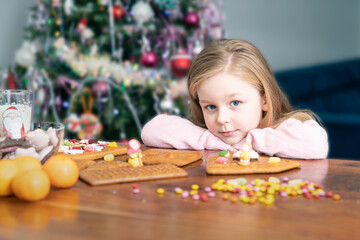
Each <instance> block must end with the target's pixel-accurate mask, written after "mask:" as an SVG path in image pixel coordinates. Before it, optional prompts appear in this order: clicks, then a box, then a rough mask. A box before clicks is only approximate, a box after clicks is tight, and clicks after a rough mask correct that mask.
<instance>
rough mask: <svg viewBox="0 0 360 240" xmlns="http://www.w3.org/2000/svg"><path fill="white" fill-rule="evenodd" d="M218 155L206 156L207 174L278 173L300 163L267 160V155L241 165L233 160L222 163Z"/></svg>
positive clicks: (286, 160)
mask: <svg viewBox="0 0 360 240" xmlns="http://www.w3.org/2000/svg"><path fill="white" fill-rule="evenodd" d="M218 158H219V156H213V157H208V159H207V162H206V172H207V173H208V174H252V173H278V172H283V171H287V170H290V169H293V168H297V167H300V166H301V165H300V163H299V162H297V161H294V160H288V159H281V160H280V162H276V163H272V162H269V157H266V156H260V157H259V160H258V161H251V162H250V163H249V165H247V166H243V165H240V164H239V161H236V160H233V157H232V155H231V156H230V157H228V159H229V161H227V162H226V163H223V161H221V162H220V161H218V162H217V159H218Z"/></svg>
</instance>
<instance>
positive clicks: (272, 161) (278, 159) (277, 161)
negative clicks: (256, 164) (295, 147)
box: [269, 157, 280, 163]
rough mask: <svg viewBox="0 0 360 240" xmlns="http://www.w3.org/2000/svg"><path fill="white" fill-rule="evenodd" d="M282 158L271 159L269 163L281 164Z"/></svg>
mask: <svg viewBox="0 0 360 240" xmlns="http://www.w3.org/2000/svg"><path fill="white" fill-rule="evenodd" d="M279 162H280V158H279V157H269V163H279Z"/></svg>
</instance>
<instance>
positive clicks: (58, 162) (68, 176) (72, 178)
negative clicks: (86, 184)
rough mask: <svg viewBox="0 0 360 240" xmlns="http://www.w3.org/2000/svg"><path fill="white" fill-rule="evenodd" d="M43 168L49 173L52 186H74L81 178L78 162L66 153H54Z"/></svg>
mask: <svg viewBox="0 0 360 240" xmlns="http://www.w3.org/2000/svg"><path fill="white" fill-rule="evenodd" d="M43 169H44V170H45V171H46V172H47V173H48V174H49V177H50V182H51V186H53V187H56V188H69V187H72V186H73V185H74V184H75V183H76V182H77V180H78V178H79V168H78V165H77V164H76V162H75V161H74V160H73V159H72V158H69V157H67V156H64V155H54V156H52V157H50V158H49V159H48V160H47V161H46V162H45V164H44V167H43Z"/></svg>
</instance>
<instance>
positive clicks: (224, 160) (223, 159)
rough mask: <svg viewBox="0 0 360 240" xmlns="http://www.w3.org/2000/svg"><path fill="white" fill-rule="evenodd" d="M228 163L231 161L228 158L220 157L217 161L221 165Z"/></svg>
mask: <svg viewBox="0 0 360 240" xmlns="http://www.w3.org/2000/svg"><path fill="white" fill-rule="evenodd" d="M228 161H229V159H228V158H226V157H218V158H217V159H216V162H217V163H221V164H226V163H227V162H228Z"/></svg>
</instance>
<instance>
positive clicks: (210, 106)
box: [205, 105, 216, 110]
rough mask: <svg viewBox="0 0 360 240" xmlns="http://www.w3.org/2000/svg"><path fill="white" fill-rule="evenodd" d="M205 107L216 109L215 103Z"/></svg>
mask: <svg viewBox="0 0 360 240" xmlns="http://www.w3.org/2000/svg"><path fill="white" fill-rule="evenodd" d="M205 108H206V109H208V110H214V109H215V108H216V107H215V105H208V106H206V107H205Z"/></svg>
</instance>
